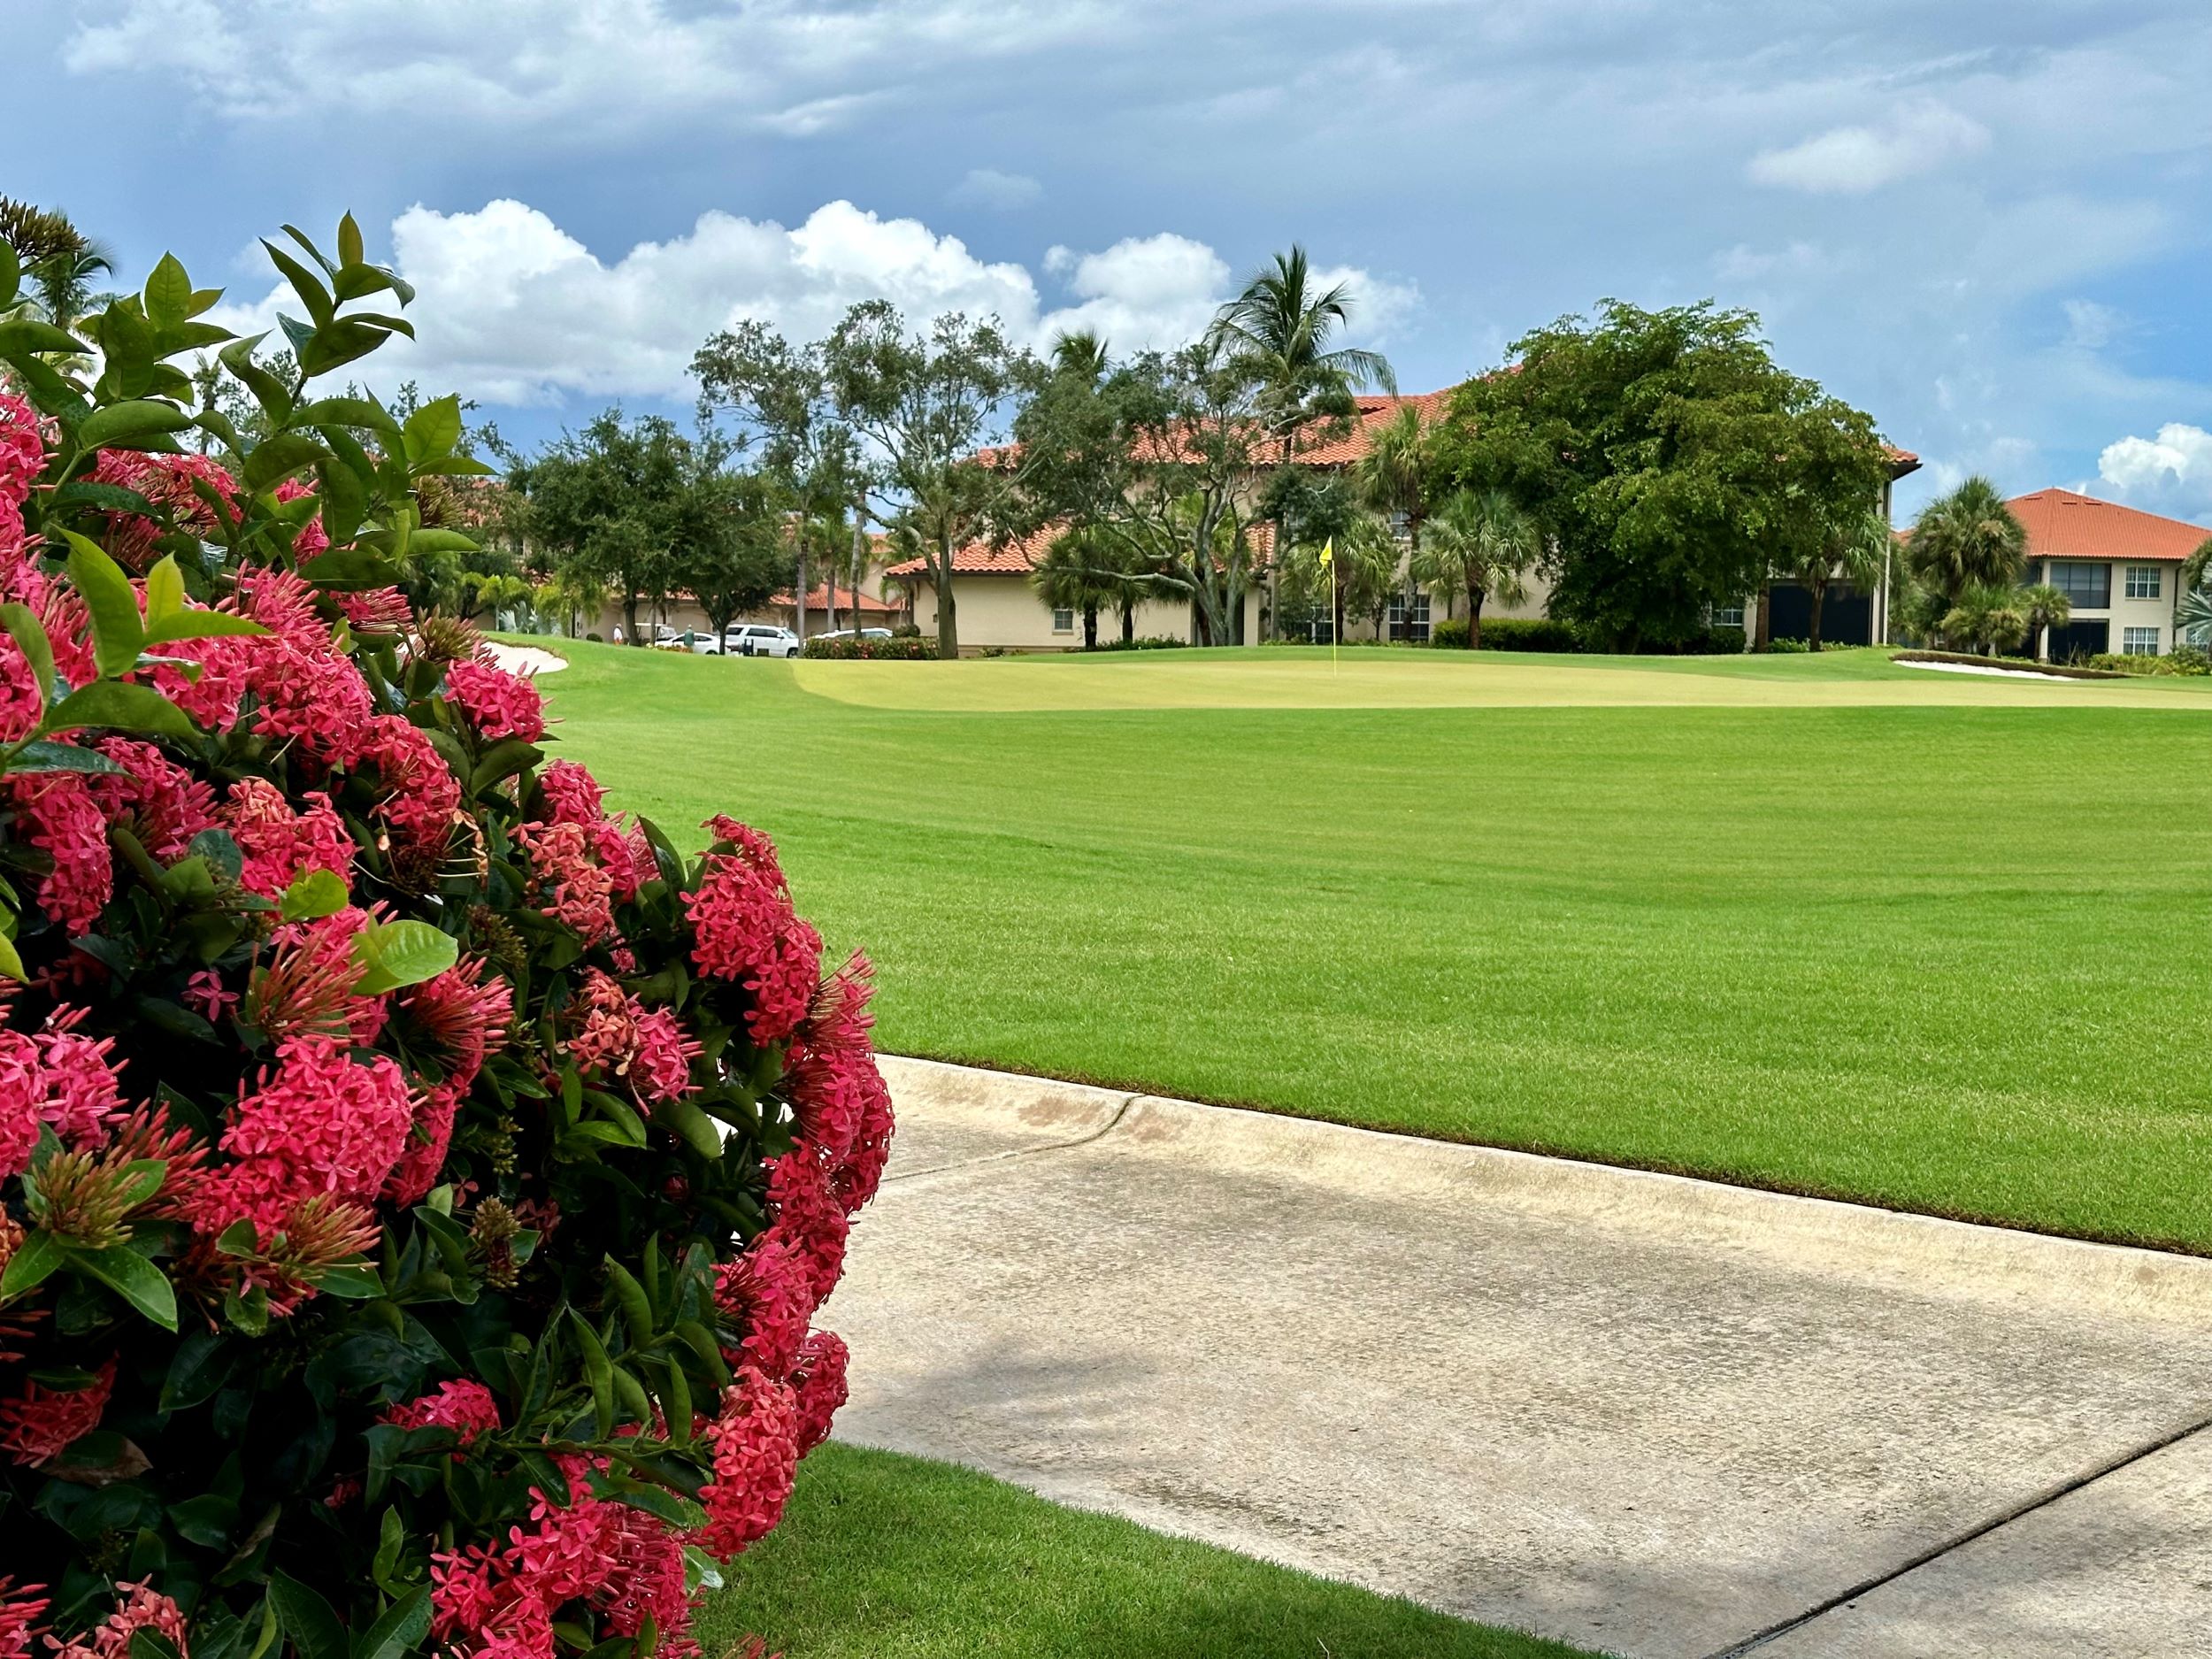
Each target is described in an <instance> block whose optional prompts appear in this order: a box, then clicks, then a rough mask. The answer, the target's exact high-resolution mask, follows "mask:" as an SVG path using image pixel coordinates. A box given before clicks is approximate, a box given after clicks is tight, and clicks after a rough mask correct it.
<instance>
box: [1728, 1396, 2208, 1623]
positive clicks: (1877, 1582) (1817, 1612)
mask: <svg viewBox="0 0 2212 1659" xmlns="http://www.w3.org/2000/svg"><path fill="white" fill-rule="evenodd" d="M2208 1429H2212V1416H2205V1417H2199V1418H2197V1419H2196V1420H2195V1421H2194V1422H2191V1423H2185V1424H2183V1425H2181V1426H2180V1427H2179V1428H2177V1429H2174V1430H2172V1431H2170V1432H2167V1433H2164V1434H2161V1435H2159V1436H2158V1437H2157V1438H2155V1439H2154V1440H2148V1441H2146V1442H2145V1443H2144V1444H2142V1445H2140V1446H2137V1447H2134V1448H2131V1449H2130V1450H2127V1451H2124V1452H2122V1453H2120V1454H2119V1455H2117V1456H2116V1457H2111V1458H2108V1459H2107V1460H2106V1461H2105V1462H2103V1463H2099V1464H2098V1465H2097V1466H2096V1467H2095V1468H2093V1469H2090V1470H2088V1471H2085V1472H2084V1473H2082V1474H2079V1475H2077V1476H2075V1477H2074V1478H2073V1479H2070V1480H2066V1481H2062V1482H2061V1483H2060V1484H2059V1485H2057V1486H2052V1487H2050V1488H2048V1489H2047V1490H2045V1491H2043V1492H2039V1493H2038V1494H2035V1495H2034V1496H2032V1497H2030V1498H2028V1499H2026V1500H2024V1501H2023V1502H2020V1503H2017V1504H2015V1505H2014V1506H2013V1507H2012V1508H2010V1509H2007V1510H2005V1511H2004V1512H2003V1513H2002V1514H2000V1515H1998V1516H1996V1517H1993V1518H1992V1519H1990V1520H1987V1521H1984V1522H1982V1523H1981V1524H1980V1525H1978V1526H1974V1527H1971V1528H1970V1529H1969V1530H1967V1531H1966V1532H1961V1533H1959V1534H1957V1535H1956V1536H1955V1537H1953V1538H1950V1539H1947V1540H1945V1541H1944V1542H1942V1543H1940V1544H1938V1545H1936V1546H1935V1547H1934V1548H1931V1549H1926V1550H1923V1551H1922V1552H1921V1553H1920V1554H1919V1555H1915V1556H1913V1557H1912V1558H1911V1559H1910V1560H1909V1561H1906V1562H1905V1563H1902V1564H1901V1565H1899V1566H1896V1567H1893V1568H1891V1569H1890V1570H1889V1571H1886V1572H1881V1573H1878V1574H1876V1575H1875V1576H1874V1577H1873V1578H1866V1579H1863V1580H1861V1581H1860V1582H1859V1583H1857V1584H1855V1585H1853V1586H1851V1587H1850V1588H1849V1589H1847V1590H1845V1591H1843V1592H1841V1593H1840V1594H1836V1595H1832V1596H1830V1597H1829V1598H1828V1599H1827V1600H1826V1601H1822V1602H1820V1603H1818V1604H1817V1605H1816V1606H1813V1607H1810V1608H1808V1609H1805V1611H1803V1612H1802V1613H1798V1614H1793V1615H1792V1616H1791V1617H1788V1618H1786V1619H1784V1620H1782V1621H1781V1622H1780V1623H1778V1624H1770V1625H1768V1626H1767V1627H1766V1628H1765V1629H1764V1630H1761V1631H1755V1632H1753V1633H1752V1634H1750V1635H1749V1636H1747V1637H1745V1638H1744V1639H1743V1640H1741V1641H1739V1642H1735V1643H1733V1644H1732V1645H1731V1646H1729V1647H1723V1648H1721V1649H1719V1650H1718V1651H1717V1652H1715V1653H1712V1654H1709V1655H1707V1659H1740V1655H1745V1654H1749V1653H1755V1652H1756V1651H1757V1650H1758V1649H1760V1648H1762V1647H1765V1646H1767V1645H1768V1644H1769V1643H1770V1642H1773V1641H1776V1640H1779V1639H1780V1638H1782V1637H1784V1636H1786V1635H1788V1634H1790V1633H1791V1632H1793V1631H1797V1630H1802V1629H1803V1628H1804V1627H1805V1626H1806V1625H1808V1624H1811V1623H1813V1621H1814V1620H1816V1619H1819V1618H1824V1617H1826V1616H1827V1615H1829V1614H1831V1613H1832V1612H1834V1611H1835V1610H1836V1609H1838V1608H1839V1607H1843V1606H1846V1605H1847V1604H1848V1603H1850V1602H1853V1601H1857V1600H1858V1599H1859V1598H1860V1597H1861V1596H1863V1595H1868V1594H1872V1593H1873V1592H1874V1591H1876V1590H1878V1589H1881V1588H1882V1587H1883V1586H1886V1585H1890V1584H1894V1583H1895V1582H1896V1581H1897V1580H1898V1579H1900V1578H1904V1577H1906V1576H1907V1575H1908V1574H1910V1573H1915V1572H1917V1571H1920V1569H1921V1568H1923V1567H1925V1566H1930V1565H1932V1564H1933V1563H1936V1562H1938V1561H1940V1560H1942V1559H1943V1557H1945V1556H1946V1555H1951V1554H1952V1553H1954V1552H1955V1551H1956V1550H1960V1549H1963V1548H1965V1547H1966V1546H1967V1545H1969V1544H1971V1543H1973V1542H1975V1541H1976V1540H1979V1539H1984V1538H1987V1537H1988V1536H1989V1535H1990V1534H1991V1533H1993V1532H2000V1531H2001V1530H2002V1529H2003V1528H2005V1527H2008V1526H2010V1525H2012V1524H2013V1523H2014V1522H2015V1521H2018V1520H2023V1519H2024V1518H2025V1517H2028V1516H2031V1515H2033V1514H2034V1513H2036V1511H2037V1510H2039V1509H2048V1508H2049V1507H2050V1506H2051V1505H2052V1504H2054V1503H2056V1502H2058V1501H2059V1500H2060V1499H2061V1498H2066V1497H2070V1496H2072V1495H2073V1494H2075V1493H2077V1492H2079V1491H2081V1490H2083V1488H2085V1487H2087V1486H2094V1485H2095V1484H2096V1483H2097V1482H2098V1481H2100V1480H2102V1479H2105V1477H2106V1476H2108V1475H2116V1474H2117V1473H2119V1472H2120V1471H2122V1470H2123V1469H2126V1468H2128V1467H2129V1466H2130V1465H2131V1464H2134V1463H2141V1462H2142V1461H2143V1460H2144V1459H2145V1458H2147V1457H2152V1456H2155V1455H2157V1454H2158V1453H2160V1452H2162V1451H2164V1450H2166V1448H2169V1447H2171V1446H2178V1445H2180V1444H2181V1442H2182V1441H2184V1440H2188V1439H2190V1438H2191V1437H2192V1436H2193V1435H2198V1434H2201V1433H2203V1432H2205V1431H2206V1430H2208Z"/></svg>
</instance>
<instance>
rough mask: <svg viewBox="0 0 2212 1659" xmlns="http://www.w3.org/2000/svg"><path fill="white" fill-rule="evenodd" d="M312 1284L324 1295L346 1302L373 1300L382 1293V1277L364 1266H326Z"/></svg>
mask: <svg viewBox="0 0 2212 1659" xmlns="http://www.w3.org/2000/svg"><path fill="white" fill-rule="evenodd" d="M314 1284H315V1288H316V1289H317V1290H319V1291H320V1292H322V1294H324V1295H326V1296H337V1297H340V1298H342V1299H343V1300H344V1301H347V1302H373V1301H375V1300H376V1298H377V1297H379V1296H381V1295H382V1294H384V1281H383V1279H380V1278H379V1277H378V1275H377V1274H376V1272H375V1271H373V1269H370V1268H366V1267H326V1268H325V1269H323V1270H322V1271H321V1272H320V1273H319V1274H317V1275H316V1276H315V1280H314Z"/></svg>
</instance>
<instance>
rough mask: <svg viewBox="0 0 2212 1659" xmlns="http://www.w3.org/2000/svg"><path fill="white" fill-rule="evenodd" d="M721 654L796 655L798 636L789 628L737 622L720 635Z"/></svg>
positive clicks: (745, 655) (748, 655)
mask: <svg viewBox="0 0 2212 1659" xmlns="http://www.w3.org/2000/svg"><path fill="white" fill-rule="evenodd" d="M722 654H723V655H724V656H725V657H796V656H797V655H798V654H799V636H798V635H797V634H794V633H793V632H792V631H791V630H790V629H789V628H778V627H771V626H768V625H767V624H765V623H760V622H742V623H738V624H736V625H734V626H732V627H731V628H730V630H729V631H728V632H727V633H726V634H724V635H723V636H722Z"/></svg>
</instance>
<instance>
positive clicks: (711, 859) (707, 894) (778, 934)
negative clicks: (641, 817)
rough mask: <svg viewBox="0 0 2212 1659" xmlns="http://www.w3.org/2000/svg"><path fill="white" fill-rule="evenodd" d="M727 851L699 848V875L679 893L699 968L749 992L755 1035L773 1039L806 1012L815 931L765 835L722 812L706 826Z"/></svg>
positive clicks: (814, 978) (818, 960)
mask: <svg viewBox="0 0 2212 1659" xmlns="http://www.w3.org/2000/svg"><path fill="white" fill-rule="evenodd" d="M710 827H711V828H712V829H713V830H714V832H715V833H716V835H717V837H718V841H719V842H720V843H724V844H727V845H728V846H729V847H730V850H729V851H727V852H713V853H710V854H709V855H708V856H707V871H706V878H705V879H704V880H703V881H702V882H701V883H700V884H699V890H698V891H697V892H696V893H694V894H692V895H690V896H689V897H688V898H687V899H686V900H685V901H684V908H685V910H686V913H687V914H688V915H689V917H690V918H691V926H692V932H693V934H694V936H695V942H694V944H693V946H692V950H691V959H692V960H693V961H694V962H695V963H696V964H698V966H699V970H700V972H703V973H706V974H710V975H711V976H712V977H714V978H716V979H733V980H735V981H736V982H737V983H738V984H740V985H741V986H742V987H744V988H745V990H746V991H747V992H749V994H750V995H751V998H752V1008H751V1010H749V1012H748V1013H747V1014H746V1016H745V1023H746V1026H747V1028H748V1029H749V1030H750V1031H751V1033H752V1035H753V1041H756V1042H780V1041H782V1040H783V1039H784V1038H786V1037H787V1036H789V1035H790V1034H791V1033H793V1032H794V1031H795V1030H796V1029H797V1028H798V1025H799V1022H800V1021H801V1020H802V1019H803V1018H805V1017H806V1012H807V1009H808V1007H809V1005H810V1002H812V1000H813V996H814V993H815V989H816V987H817V985H818V982H819V980H820V978H821V972H822V936H821V935H820V934H819V933H816V932H815V931H814V929H813V927H812V926H810V924H809V923H807V922H805V921H803V920H802V919H801V918H800V917H799V914H798V912H797V911H796V910H795V909H794V908H793V907H792V903H791V889H790V887H789V885H788V884H787V883H786V881H785V880H784V878H783V871H782V868H781V867H780V865H779V864H777V863H776V849H775V845H774V843H773V842H772V841H769V839H768V838H767V837H766V836H765V835H763V834H762V833H759V832H758V831H757V830H754V829H749V828H748V827H747V826H744V825H742V824H739V823H736V822H734V821H733V820H732V819H729V818H716V819H714V820H713V822H712V825H711V826H710Z"/></svg>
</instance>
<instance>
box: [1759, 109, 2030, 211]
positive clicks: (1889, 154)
mask: <svg viewBox="0 0 2212 1659" xmlns="http://www.w3.org/2000/svg"><path fill="white" fill-rule="evenodd" d="M1988 144H1989V129H1988V128H1987V127H1984V126H1983V125H1982V124H1981V123H1980V122H1979V121H1977V120H1975V119H1973V118H1972V117H1970V116H1966V115H1962V114H1961V113H1960V112H1959V111H1956V110H1955V109H1953V108H1951V107H1950V105H1948V104H1939V103H1937V102H1935V101H1933V100H1928V101H1925V102H1922V103H1917V104H1909V105H1907V106H1906V107H1904V108H1903V109H1901V110H1899V111H1897V112H1896V113H1895V114H1894V115H1893V116H1891V118H1890V119H1888V120H1887V121H1886V122H1884V123H1883V124H1882V125H1880V126H1878V127H1834V128H1832V129H1831V130H1830V131H1828V132H1825V133H1822V134H1817V135H1816V136H1815V137H1812V138H1809V139H1807V140H1805V141H1804V142H1802V143H1800V144H1793V145H1791V146H1790V147H1789V148H1788V149H1786V150H1762V151H1761V152H1760V153H1759V154H1758V155H1756V156H1755V157H1752V160H1751V167H1750V173H1751V177H1752V179H1753V180H1754V181H1755V182H1756V183H1759V184H1772V185H1779V186H1781V187H1783V188H1786V189H1792V190H1804V191H1808V192H1810V193H1811V194H1813V195H1816V196H1864V195H1866V194H1867V193H1868V192H1869V191H1871V190H1878V189H1879V188H1881V187H1882V186H1884V185H1886V184H1892V183H1894V182H1895V181H1896V180H1900V179H1905V178H1909V177H1911V176H1912V175H1913V174H1915V173H1927V172H1930V171H1932V170H1933V169H1934V168H1937V167H1939V166H1941V165H1944V164H1945V163H1946V162H1948V161H1954V160H1956V159H1957V158H1959V157H1962V156H1970V155H1972V154H1974V153H1975V152H1976V151H1978V150H1985V149H1986V148H1987V147H1988Z"/></svg>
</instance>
